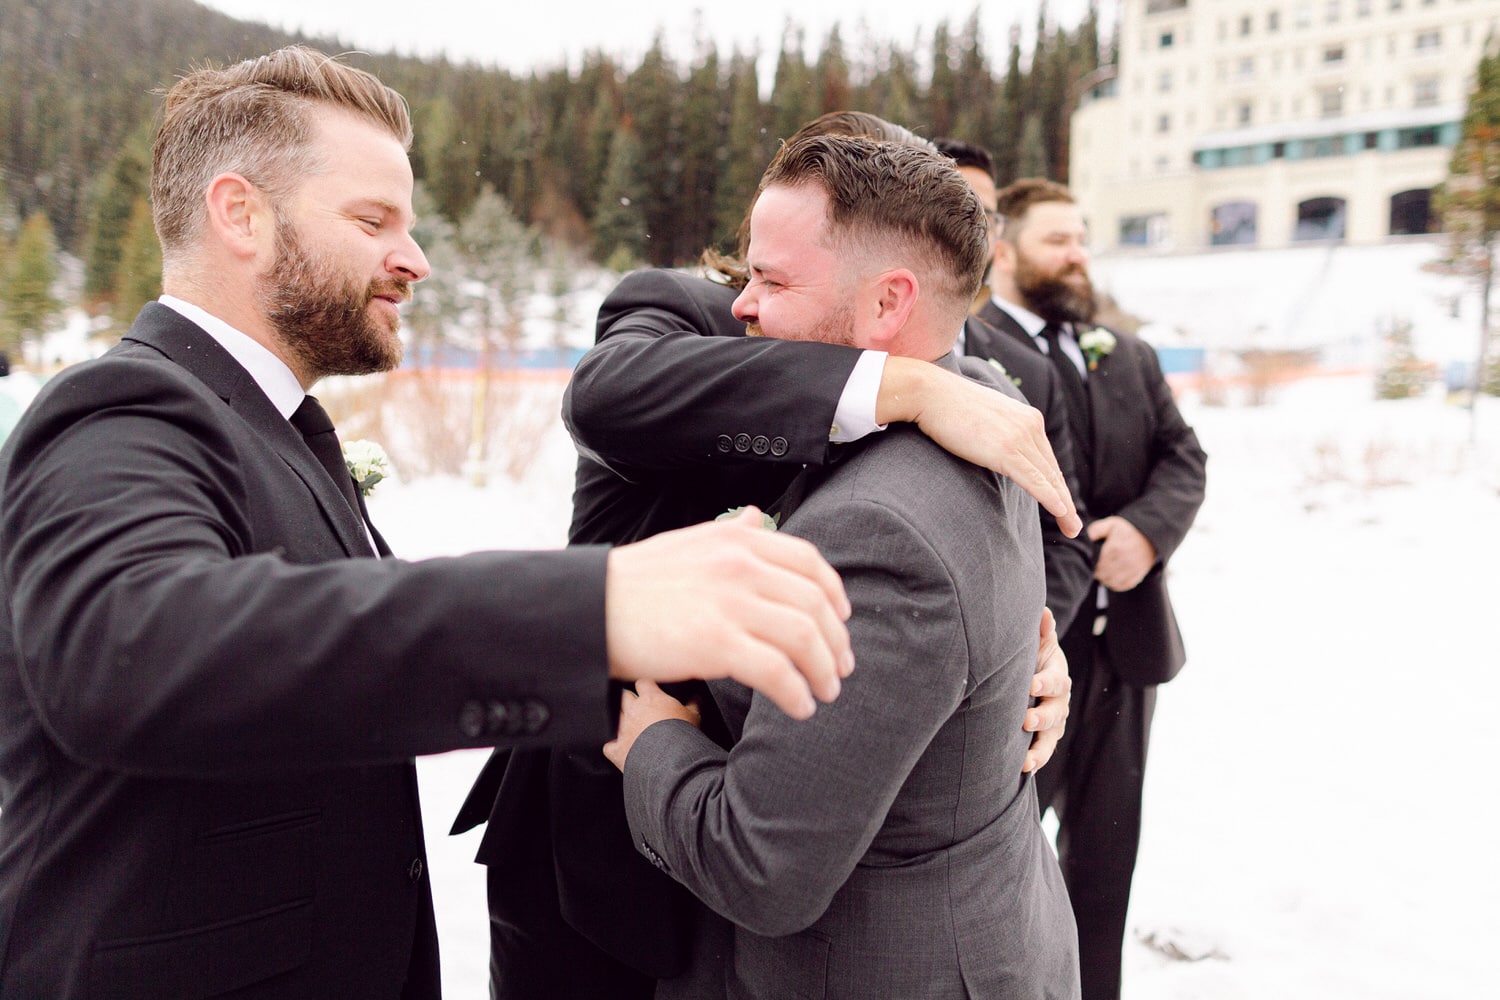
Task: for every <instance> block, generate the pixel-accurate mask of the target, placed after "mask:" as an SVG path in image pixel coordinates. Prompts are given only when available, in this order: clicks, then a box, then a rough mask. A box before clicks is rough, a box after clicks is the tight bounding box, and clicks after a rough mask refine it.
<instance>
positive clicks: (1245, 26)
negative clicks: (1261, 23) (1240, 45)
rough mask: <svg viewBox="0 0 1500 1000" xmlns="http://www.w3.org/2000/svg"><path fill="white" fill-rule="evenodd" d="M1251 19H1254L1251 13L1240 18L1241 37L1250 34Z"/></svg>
mask: <svg viewBox="0 0 1500 1000" xmlns="http://www.w3.org/2000/svg"><path fill="white" fill-rule="evenodd" d="M1251 20H1252V18H1251V17H1250V15H1249V14H1246V15H1245V16H1244V17H1242V18H1240V37H1241V38H1243V37H1245V36H1246V35H1248V34H1250V25H1251Z"/></svg>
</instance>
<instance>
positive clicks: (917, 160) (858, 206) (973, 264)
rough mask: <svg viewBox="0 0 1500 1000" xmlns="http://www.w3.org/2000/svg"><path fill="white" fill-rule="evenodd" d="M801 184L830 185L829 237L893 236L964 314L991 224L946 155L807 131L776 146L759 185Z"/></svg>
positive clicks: (902, 254)
mask: <svg viewBox="0 0 1500 1000" xmlns="http://www.w3.org/2000/svg"><path fill="white" fill-rule="evenodd" d="M804 184H816V185H818V186H819V187H821V188H822V189H823V190H824V191H825V192H827V194H828V199H829V208H828V221H829V228H830V234H831V235H832V237H833V238H834V240H836V241H838V242H839V243H841V244H843V245H844V246H847V247H848V248H850V249H851V250H852V251H853V252H860V251H861V250H863V251H877V250H883V249H884V248H885V247H887V246H889V245H891V244H894V247H895V249H894V251H893V252H894V255H895V256H896V257H897V258H898V259H899V260H900V261H901V262H902V263H903V264H904V265H906V266H910V267H912V269H913V270H914V271H916V272H917V273H918V275H919V277H920V278H922V279H923V280H924V284H925V287H927V288H928V289H929V291H930V293H931V294H932V295H933V297H934V298H935V299H937V300H939V302H938V304H939V306H940V307H946V308H949V309H951V310H956V315H958V316H959V317H962V316H963V315H965V314H967V312H968V307H969V303H970V302H972V301H973V299H974V295H975V293H976V292H977V291H978V290H979V284H980V281H981V279H982V278H983V276H984V267H985V263H986V259H987V257H988V255H989V245H988V232H989V230H988V224H987V222H986V219H985V213H984V207H983V206H982V205H980V203H979V198H978V197H977V196H976V195H975V194H974V192H973V190H972V189H971V188H970V187H969V184H968V182H967V181H965V180H964V179H963V176H962V175H960V174H959V172H958V169H957V168H956V167H954V165H953V162H952V161H951V160H949V159H947V158H946V157H944V156H942V155H941V154H939V153H937V152H935V151H932V150H928V149H922V148H920V147H917V146H912V145H907V144H905V143H896V142H877V141H874V140H871V139H863V138H855V137H851V136H840V135H810V136H807V137H805V138H802V139H798V140H796V141H795V142H790V143H788V144H787V145H786V146H785V147H784V148H783V149H782V150H781V152H780V153H779V154H777V156H776V158H775V159H774V160H772V161H771V165H770V166H769V167H767V168H766V172H765V175H764V176H762V177H761V181H760V189H759V190H760V191H764V190H766V189H767V188H769V187H774V186H785V187H797V186H800V185H804ZM886 255H887V256H889V255H890V254H889V253H888V254H886Z"/></svg>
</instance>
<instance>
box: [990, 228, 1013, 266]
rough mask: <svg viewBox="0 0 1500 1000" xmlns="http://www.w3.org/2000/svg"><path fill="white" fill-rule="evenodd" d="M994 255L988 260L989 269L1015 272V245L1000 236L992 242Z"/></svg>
mask: <svg viewBox="0 0 1500 1000" xmlns="http://www.w3.org/2000/svg"><path fill="white" fill-rule="evenodd" d="M994 248H995V256H994V257H993V258H992V259H991V261H990V270H991V271H996V272H999V273H1000V274H1006V275H1009V274H1015V273H1016V245H1015V244H1014V243H1012V242H1011V241H1010V240H1008V239H1005V238H1004V237H1001V238H1000V239H997V240H996V241H995V243H994Z"/></svg>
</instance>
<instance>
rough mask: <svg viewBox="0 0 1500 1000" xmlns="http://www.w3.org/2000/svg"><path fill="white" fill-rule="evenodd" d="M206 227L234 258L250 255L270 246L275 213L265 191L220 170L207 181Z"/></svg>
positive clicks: (205, 196)
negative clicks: (219, 172) (221, 172)
mask: <svg viewBox="0 0 1500 1000" xmlns="http://www.w3.org/2000/svg"><path fill="white" fill-rule="evenodd" d="M203 199H204V202H205V205H206V207H207V209H208V229H209V232H210V233H211V234H213V235H214V236H216V237H217V238H218V240H219V242H220V243H221V244H222V245H223V246H224V248H225V249H226V250H227V251H228V252H230V253H231V254H233V255H234V256H236V257H244V258H250V257H254V256H255V255H256V254H257V253H259V252H261V250H262V249H263V248H265V247H267V246H268V245H269V241H270V239H271V238H272V236H273V235H274V233H275V224H274V216H273V214H272V212H271V206H270V203H269V202H268V201H267V199H266V196H265V194H264V193H263V192H262V191H261V190H260V189H259V188H257V187H256V186H255V185H254V184H252V183H250V182H249V181H248V180H246V179H245V178H244V177H243V176H241V175H240V174H236V173H223V174H220V175H219V176H217V177H215V178H214V179H213V180H211V181H209V183H208V190H207V191H206V192H205V193H204V196H203Z"/></svg>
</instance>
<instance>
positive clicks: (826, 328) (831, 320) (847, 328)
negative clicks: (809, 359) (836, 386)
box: [745, 303, 855, 347]
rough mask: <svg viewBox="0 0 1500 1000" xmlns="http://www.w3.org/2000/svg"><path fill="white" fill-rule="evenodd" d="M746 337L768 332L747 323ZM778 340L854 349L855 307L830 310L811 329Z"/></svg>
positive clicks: (843, 306)
mask: <svg viewBox="0 0 1500 1000" xmlns="http://www.w3.org/2000/svg"><path fill="white" fill-rule="evenodd" d="M745 335H746V336H747V337H764V336H766V332H765V331H764V330H762V329H761V328H760V324H759V323H746V324H745ZM776 339H777V340H801V341H813V342H816V343H820V344H838V345H839V346H840V347H854V346H855V343H854V307H853V306H852V305H849V304H848V303H845V304H843V305H840V306H836V307H834V308H833V309H830V310H829V311H828V313H827V315H825V316H824V317H823V318H822V319H821V320H819V321H818V323H817V324H816V325H815V326H813V327H812V328H811V329H801V330H793V331H791V332H789V333H787V332H784V333H782V334H781V335H780V336H779V337H777V338H776Z"/></svg>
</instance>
